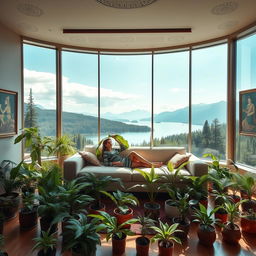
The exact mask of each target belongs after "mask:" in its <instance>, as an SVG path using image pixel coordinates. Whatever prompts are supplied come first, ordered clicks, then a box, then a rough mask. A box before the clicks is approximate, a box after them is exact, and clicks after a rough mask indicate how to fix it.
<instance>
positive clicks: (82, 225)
mask: <svg viewBox="0 0 256 256" xmlns="http://www.w3.org/2000/svg"><path fill="white" fill-rule="evenodd" d="M97 222H98V220H97V219H92V220H91V221H90V222H88V218H87V216H86V215H84V214H78V215H77V216H76V217H75V218H71V219H69V220H68V221H67V223H66V226H65V231H64V233H63V235H66V236H68V237H69V239H68V240H66V241H65V243H64V250H69V249H71V250H72V255H73V256H83V255H87V256H95V253H96V249H97V247H96V246H97V245H98V244H99V245H100V244H101V241H100V235H99V234H98V233H97V232H99V231H100V230H102V229H103V228H104V226H103V225H101V224H99V225H98V224H97Z"/></svg>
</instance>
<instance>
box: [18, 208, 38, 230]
mask: <svg viewBox="0 0 256 256" xmlns="http://www.w3.org/2000/svg"><path fill="white" fill-rule="evenodd" d="M37 217H38V215H37V208H36V207H34V209H33V210H32V211H27V212H26V211H22V210H20V212H19V222H20V229H21V230H26V229H31V228H33V227H35V226H36V225H37Z"/></svg>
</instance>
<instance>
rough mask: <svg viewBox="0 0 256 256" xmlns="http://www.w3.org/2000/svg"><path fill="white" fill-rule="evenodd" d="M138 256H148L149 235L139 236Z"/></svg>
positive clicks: (137, 240) (137, 242)
mask: <svg viewBox="0 0 256 256" xmlns="http://www.w3.org/2000/svg"><path fill="white" fill-rule="evenodd" d="M135 242H136V252H137V254H136V255H137V256H148V252H149V244H150V241H149V239H148V238H147V237H143V236H140V237H137V238H136V240H135Z"/></svg>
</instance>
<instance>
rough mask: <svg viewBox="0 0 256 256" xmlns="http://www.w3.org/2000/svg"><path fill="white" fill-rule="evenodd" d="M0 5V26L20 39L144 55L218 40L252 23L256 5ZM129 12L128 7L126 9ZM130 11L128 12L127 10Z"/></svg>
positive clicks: (22, 0)
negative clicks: (77, 31)
mask: <svg viewBox="0 0 256 256" xmlns="http://www.w3.org/2000/svg"><path fill="white" fill-rule="evenodd" d="M100 1H101V2H102V1H103V0H98V1H96V0H1V3H0V22H1V23H2V24H4V25H5V26H7V27H8V28H10V29H12V30H13V31H15V32H16V33H18V34H19V35H22V36H26V37H30V38H35V39H40V40H43V41H48V42H53V43H58V44H63V45H72V46H79V47H86V48H96V49H99V48H101V49H145V48H162V47H168V46H176V45H184V44H191V43H196V42H202V41H205V40H209V39H214V38H218V37H222V36H225V35H228V34H231V33H234V32H236V31H238V30H239V29H241V28H243V27H245V26H247V25H249V24H251V23H253V22H255V21H256V12H255V10H256V0H232V1H225V0H155V1H152V0H151V1H149V0H105V2H106V3H110V2H113V3H117V4H118V3H120V2H122V3H128V5H129V4H136V3H137V4H143V3H145V2H147V1H149V2H152V3H151V4H149V5H147V6H144V7H141V8H129V9H119V8H113V7H109V6H106V5H103V4H102V3H100ZM131 6H132V5H131ZM132 7H134V6H132ZM64 28H65V29H71V28H72V29H134V28H135V29H136V28H138V29H144V28H191V29H192V32H191V33H157V34H156V33H155V34H154V33H143V34H124V33H120V34H63V29H64Z"/></svg>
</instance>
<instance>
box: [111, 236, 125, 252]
mask: <svg viewBox="0 0 256 256" xmlns="http://www.w3.org/2000/svg"><path fill="white" fill-rule="evenodd" d="M125 246H126V235H125V234H123V236H122V238H121V239H120V238H119V237H118V236H115V235H114V236H113V237H112V252H113V254H114V255H122V254H123V253H124V252H125Z"/></svg>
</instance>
